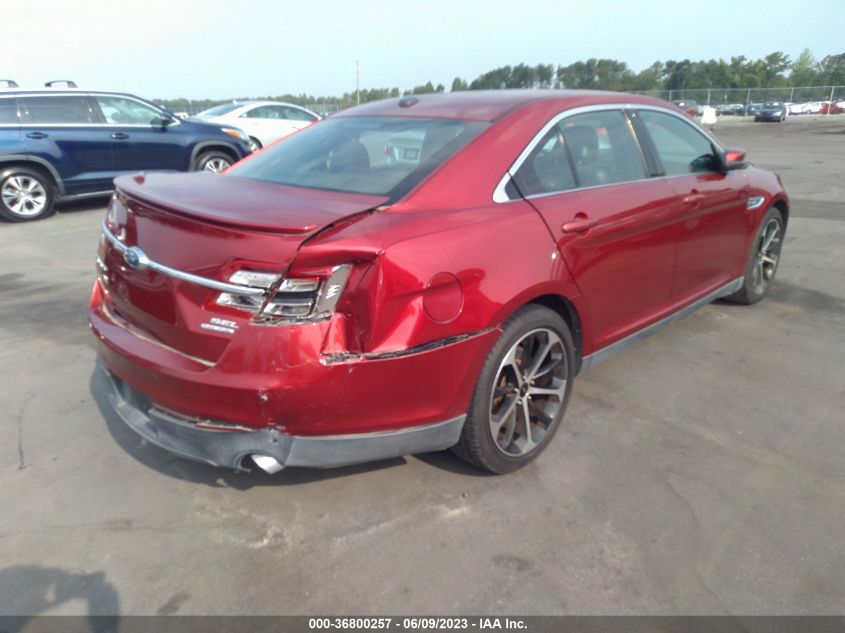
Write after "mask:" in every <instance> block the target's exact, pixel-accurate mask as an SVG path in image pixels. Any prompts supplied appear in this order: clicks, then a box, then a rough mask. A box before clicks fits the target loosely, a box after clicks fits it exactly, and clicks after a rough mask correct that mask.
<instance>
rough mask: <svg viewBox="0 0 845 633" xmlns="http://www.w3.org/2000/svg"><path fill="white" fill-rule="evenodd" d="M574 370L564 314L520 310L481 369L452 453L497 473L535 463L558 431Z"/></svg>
mask: <svg viewBox="0 0 845 633" xmlns="http://www.w3.org/2000/svg"><path fill="white" fill-rule="evenodd" d="M574 367H575V358H574V345H573V343H572V336H571V334H570V333H569V328H568V327H567V325H566V322H565V321H564V320H563V319H562V318H561V317H560V315H558V314H557V313H556V312H554V311H552V310H550V309H548V308H545V307H543V306H538V305H530V306H526V307H525V308H522V309H521V310H519V311H518V312H517V313H516V314H514V315H513V316H512V317H511V318H510V319H508V320H507V322H506V323H505V325H504V328H503V332H502V335H501V337H500V338H499V340H498V341H497V342H496V344H495V345H494V346H493V349H492V350H491V351H490V354H489V356H488V357H487V361H486V362H485V364H484V367H483V368H482V370H481V375H480V376H479V378H478V383H477V385H476V387H475V392H474V394H473V398H472V402H471V404H470V409H469V412H468V414H467V420H466V422H465V424H464V429H463V432H462V435H461V439H460V441H459V442H458V444H457V446H455V447H454V448H453V450H454V452H455V453H457V454H458V455H459V456H460V457H462V458H463V459H465V460H467V461H469V462H470V463H472V464H474V465H476V466H478V467H479V468H481V469H483V470H486V471H488V472H491V473H496V474H504V473H509V472H512V471H514V470H517V469H518V468H521V467H522V466H524V465H525V464H527V463H529V462H531V461H532V460H534V459H535V458H536V457H537V456H538V455H539V454H540V453H541V452H542V451H543V450H544V449H545V448H546V446H547V445H548V444H549V442H550V441H551V439H552V437H553V436H554V434H555V431H557V429H558V427H559V426H560V421H561V419H563V414H564V411H565V410H566V405H567V403H568V401H569V395H570V393H571V392H572V379H573V377H574Z"/></svg>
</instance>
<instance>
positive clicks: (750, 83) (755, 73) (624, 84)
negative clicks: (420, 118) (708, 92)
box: [156, 48, 845, 112]
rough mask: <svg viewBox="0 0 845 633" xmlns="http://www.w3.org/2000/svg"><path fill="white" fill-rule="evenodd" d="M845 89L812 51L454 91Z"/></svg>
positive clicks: (179, 104) (571, 72)
mask: <svg viewBox="0 0 845 633" xmlns="http://www.w3.org/2000/svg"><path fill="white" fill-rule="evenodd" d="M831 85H845V53H842V54H840V55H828V56H826V57H824V58H822V59H816V58H815V57H814V56H813V54H812V52H810V50H809V49H807V48H805V49H804V50H803V51H802V52H801V54H800V55H799V56H798V57H797V58H796V59H795V60H791V59H790V58H789V56H788V55H786V54H785V53H783V52H781V51H776V52H774V53H770V54H768V55H766V56H765V57H761V58H759V59H748V58H746V57H745V56H743V55H740V56H736V57H731V58H730V60H724V59H710V60H700V61H691V60H689V59H683V60H680V61H677V60H669V61H666V62H661V61H657V62H655V63H654V64H652V65H651V66H649V67H648V68H645V69H643V70H641V71H639V72H634V71H633V70H632V69H631V68H629V67H628V64H626V63H625V62H622V61H618V60H615V59H596V58H591V59H587V60H585V61H577V62H574V63H572V64H569V65H566V66H555V65H554V64H537V65H536V66H531V65H528V64H517V65H515V66H502V67H500V68H494V69H493V70H489V71H487V72H485V73H482V74H481V75H479V76H478V77H476V78H475V79H473V80H472V81H469V82H468V81H466V80H465V79H463V78H462V77H455V79H454V80H453V81H452V85H451V88H450V90H451V91H452V92H455V91H460V90H488V89H502V88H576V89H591V90H617V91H623V92H638V91H640V92H641V91H661V90H685V89H694V88H788V87H790V86H831ZM445 90H446V87H445V86H444V85H443V84H436V85H435V84H433V83H432V82H431V81H428V82H426V83H425V84H421V85H418V86H414V87H413V88H410V89H407V90H404V91H400V89H399V88H398V87H394V88H367V89H362V90H360V91H358V92H356V91H354V90H353V91H350V92H345V93H343V95H340V96H338V95H334V96H313V95H307V94H304V93H303V94H298V95H294V94H284V95H276V96H268V97H262V99H268V100H273V101H286V102H289V103H296V104H299V105H302V106H305V107H308V106H318V105H320V104H344V105H349V104H355V103H357V102H358V101H359V100H360V102H361V103H367V102H369V101H377V100H379V99H387V98H389V97H398V96H400V95H411V94H426V93H433V92H445ZM156 102H157V103H161V104H162V105H164V106H165V107H166V108H169V109H171V110H174V111H177V112H178V111H183V110H184V111H197V110H201V109H204V108H209V107H211V106H213V105H216V104H218V103H221V100H212V99H199V100H189V99H160V100H157V101H156Z"/></svg>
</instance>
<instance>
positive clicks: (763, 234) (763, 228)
mask: <svg viewBox="0 0 845 633" xmlns="http://www.w3.org/2000/svg"><path fill="white" fill-rule="evenodd" d="M775 225H776V227H777V234H776V235H775V236H774V237H773V238H772V239H771V240H770V242H769V244H766V242H767V241H769V236H770V234H771V233H770V232H772V230H773V227H774V226H775ZM783 236H784V224H783V215H781V212H780V211H779V210H778V209H776V208H775V207H771V208H770V209H769V210H768V211H767V212H766V215H764V216H763V219H762V220H761V221H760V226H758V227H757V232H756V233H755V234H754V241H753V242H752V243H751V252H750V253H749V254H748V263H747V264H746V266H745V276H744V277H743V280H742V288H741V289H740V290H738V291H737V292H735V293H733V294H732V295H730V296H728V297H725V298H726V299H727V300H728V301H733V302H734V303H739V304H742V305H751V304H753V303H757V302H758V301H760V300H761V299H763V298H764V297H765V296H766V295H767V294H769V290H770V289H771V287H772V282H773V281H774V279H775V274H776V273H777V269H778V265H779V264H780V251H781V247H782V246H783ZM766 258H768V259H770V260H771V259H773V260H774V263H773V264H772V263H769V262H767V261H765V260H766Z"/></svg>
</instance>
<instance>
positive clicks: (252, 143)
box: [249, 136, 264, 152]
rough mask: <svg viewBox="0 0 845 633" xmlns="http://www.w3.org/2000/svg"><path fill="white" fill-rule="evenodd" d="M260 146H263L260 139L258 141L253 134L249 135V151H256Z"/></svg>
mask: <svg viewBox="0 0 845 633" xmlns="http://www.w3.org/2000/svg"><path fill="white" fill-rule="evenodd" d="M262 147H264V146H263V145H262V144H261V141H259V140H258V139H257V138H255V137H254V136H250V137H249V150H250V151H251V152H257V151H258V150H260V149H261V148H262Z"/></svg>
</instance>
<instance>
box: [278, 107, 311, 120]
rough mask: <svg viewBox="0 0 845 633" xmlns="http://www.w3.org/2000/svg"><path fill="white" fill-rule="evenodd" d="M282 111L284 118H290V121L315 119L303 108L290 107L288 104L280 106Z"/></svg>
mask: <svg viewBox="0 0 845 633" xmlns="http://www.w3.org/2000/svg"><path fill="white" fill-rule="evenodd" d="M282 110H283V111H284V115H285V118H286V119H290V120H291V121H316V120H317V119H316V118H315V117H314V116H313V115H311V114H308V113H307V112H306V111H305V110H301V109H299V108H292V107H290V106H284V107H283V108H282Z"/></svg>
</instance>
